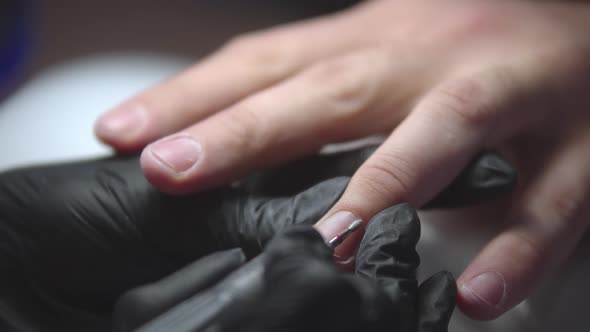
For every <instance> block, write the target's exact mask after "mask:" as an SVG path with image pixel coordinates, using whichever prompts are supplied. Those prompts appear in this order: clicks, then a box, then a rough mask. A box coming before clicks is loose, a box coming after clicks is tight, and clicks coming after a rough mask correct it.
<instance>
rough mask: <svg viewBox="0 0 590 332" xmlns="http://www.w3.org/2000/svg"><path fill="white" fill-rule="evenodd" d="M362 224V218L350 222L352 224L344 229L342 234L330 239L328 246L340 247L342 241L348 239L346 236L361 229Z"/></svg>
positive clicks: (332, 247)
mask: <svg viewBox="0 0 590 332" xmlns="http://www.w3.org/2000/svg"><path fill="white" fill-rule="evenodd" d="M362 225H363V221H362V220H360V219H357V220H355V221H353V222H352V224H350V226H348V228H347V229H345V230H343V231H342V232H341V233H340V234H338V235H336V236H335V237H333V238H332V239H331V240H330V241H328V243H327V244H328V247H330V249H334V248H336V247H338V246H339V245H340V244H341V243H342V242H344V240H346V238H347V237H348V236H349V235H350V234H352V233H354V232H356V231H357V230H359V229H360V228H361V226H362Z"/></svg>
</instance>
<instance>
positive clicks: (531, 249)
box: [504, 229, 547, 273]
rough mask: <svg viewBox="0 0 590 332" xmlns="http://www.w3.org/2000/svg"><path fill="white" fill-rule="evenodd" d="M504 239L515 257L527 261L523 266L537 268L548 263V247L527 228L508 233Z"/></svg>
mask: <svg viewBox="0 0 590 332" xmlns="http://www.w3.org/2000/svg"><path fill="white" fill-rule="evenodd" d="M504 240H505V242H506V243H504V246H505V247H506V248H507V249H508V250H509V252H511V253H512V254H513V258H514V259H518V260H521V261H525V262H527V264H526V266H524V265H523V266H522V268H527V269H535V268H539V267H540V266H542V265H543V264H544V263H546V261H547V252H546V251H547V249H544V248H545V247H544V246H543V245H541V243H540V242H539V241H538V240H536V239H535V238H534V237H532V236H531V235H530V234H529V233H528V232H527V231H526V230H524V229H518V230H514V231H512V232H510V233H507V236H506V238H505V239H504ZM530 272H533V271H530ZM537 273H538V271H537Z"/></svg>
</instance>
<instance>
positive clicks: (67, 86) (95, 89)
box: [0, 0, 590, 332]
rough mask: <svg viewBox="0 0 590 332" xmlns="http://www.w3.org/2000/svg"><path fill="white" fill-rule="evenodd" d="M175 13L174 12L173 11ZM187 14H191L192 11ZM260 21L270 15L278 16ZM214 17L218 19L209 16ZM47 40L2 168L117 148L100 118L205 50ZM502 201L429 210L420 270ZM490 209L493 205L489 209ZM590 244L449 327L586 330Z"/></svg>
mask: <svg viewBox="0 0 590 332" xmlns="http://www.w3.org/2000/svg"><path fill="white" fill-rule="evenodd" d="M60 1H61V2H67V3H70V5H71V6H73V7H72V8H69V9H68V10H63V8H62V10H61V11H60V10H57V9H54V10H49V12H48V13H46V15H48V16H47V17H45V18H44V19H43V22H45V23H42V24H46V25H47V24H49V25H50V24H54V23H51V22H57V21H59V20H58V18H59V16H60V15H64V13H68V15H71V14H72V11H73V10H75V8H74V7H75V3H77V2H73V1H69V2H68V1H66V0H59V1H57V0H56V2H57V3H59V2H60ZM130 3H133V1H131V2H130ZM150 3H151V2H150ZM52 4H54V2H53V1H52ZM78 6H80V5H78ZM57 7H59V6H57ZM152 7H154V6H152ZM54 8H55V7H54ZM80 10H82V9H80ZM154 10H155V7H154ZM166 15H168V16H169V17H170V19H172V17H173V16H174V15H172V14H170V13H168V14H166ZM166 15H163V16H166ZM183 15H184V16H182V17H183V19H184V20H187V19H188V18H187V17H186V13H185V14H183ZM145 16H146V17H149V15H148V14H145ZM168 16H166V17H168ZM208 17H210V16H208ZM76 20H79V18H76ZM148 21H149V20H148ZM253 21H256V22H258V23H257V24H261V23H260V22H267V23H268V22H269V21H271V20H266V21H265V20H264V19H257V20H253ZM113 22H114V21H113ZM206 23H207V24H213V23H212V22H211V19H210V18H209V19H208V21H207V22H206ZM62 24H63V23H62ZM184 24H188V23H187V22H184V23H182V24H181V23H178V22H177V23H176V25H175V27H176V28H178V29H181V28H183V27H184ZM61 29H62V28H59V27H52V28H48V29H47V31H46V32H45V35H44V38H45V39H47V38H49V39H51V38H53V37H55V35H54V36H53V37H52V35H51V31H54V33H58V32H59V31H61ZM172 30H173V29H172ZM229 30H231V29H227V28H226V29H225V30H224V31H222V32H220V33H218V34H217V35H216V37H215V38H218V37H219V36H221V35H224V34H228V33H229V32H228V31H229ZM95 32H96V33H98V32H99V31H95ZM168 32H169V33H172V32H173V31H168ZM68 36H70V37H71V34H70V35H68ZM200 36H202V37H203V35H202V34H201V35H200ZM205 37H206V36H204V37H203V38H205ZM72 38H73V37H72ZM215 38H213V39H215ZM181 39H182V38H181ZM205 39H207V38H205ZM84 40H86V39H84ZM41 44H42V45H45V46H40V48H41V49H42V50H41V51H40V56H39V58H37V60H36V62H35V63H34V64H33V65H32V67H31V70H30V72H29V78H28V79H27V80H26V82H25V83H24V84H23V85H22V86H21V87H19V89H17V90H16V91H14V92H13V93H12V94H11V95H10V96H9V97H8V98H7V99H5V100H2V101H1V102H0V152H1V153H2V158H1V159H0V170H3V169H7V168H12V167H17V166H20V165H28V164H31V163H41V162H49V161H58V160H70V159H79V158H86V157H94V156H97V155H106V154H109V153H110V150H109V149H108V148H106V147H105V146H102V145H101V144H99V143H98V142H97V141H96V139H95V138H94V136H93V134H92V127H93V122H94V119H95V118H96V117H97V116H98V115H99V114H100V113H101V112H103V111H104V110H105V109H107V108H109V107H111V106H113V105H114V104H116V103H118V102H120V101H121V100H123V99H124V98H126V97H128V96H130V95H132V94H133V93H135V92H137V91H140V90H142V89H143V88H145V87H148V86H150V85H152V84H155V83H156V82H158V81H160V80H162V79H164V78H166V77H169V76H170V75H172V74H173V73H175V72H177V71H179V70H181V69H182V68H184V67H186V66H187V65H189V64H190V63H191V62H193V61H194V59H195V58H196V56H197V55H198V53H199V51H198V50H192V51H187V49H188V47H187V49H185V50H184V51H183V50H182V47H178V48H176V49H175V51H174V52H164V51H162V52H158V51H157V50H155V49H144V48H141V47H139V48H136V49H133V48H127V49H108V50H106V51H104V52H102V51H100V50H98V49H95V48H92V47H90V48H87V49H86V51H88V49H91V50H92V52H86V51H81V49H83V48H84V47H80V46H75V45H74V46H71V45H70V46H71V49H68V48H67V47H65V46H64V45H62V47H61V49H60V50H52V49H47V47H48V46H47V45H49V44H50V43H48V42H43V43H41ZM73 44H75V43H73ZM115 44H116V43H115ZM68 45H69V44H68ZM164 45H165V43H164ZM207 45H215V42H213V41H211V40H209V42H208V44H207ZM160 46H161V45H160ZM185 47H186V45H185ZM43 48H44V49H43ZM49 48H50V47H49ZM196 49H198V47H197V48H196ZM185 51H186V52H185ZM193 51H194V53H191V52H193ZM58 60H59V61H58ZM499 204H501V202H497V203H494V204H490V205H489V206H483V207H478V208H474V209H466V210H455V211H429V212H422V213H421V217H422V220H423V232H422V233H423V235H422V239H421V242H420V244H419V248H418V249H419V253H420V255H421V257H422V264H421V267H420V278H421V279H424V278H425V277H426V276H427V275H430V274H432V273H434V272H436V271H438V270H441V269H446V270H449V271H451V272H452V273H453V274H454V275H455V276H458V275H459V274H460V272H461V271H462V269H463V268H464V267H465V266H466V265H467V263H468V262H469V260H470V259H471V258H473V257H474V256H475V255H476V254H477V252H478V250H479V249H481V247H482V246H483V245H484V244H485V243H486V241H487V240H489V239H490V238H491V236H492V235H493V234H494V233H495V232H497V230H498V228H499V227H501V225H500V224H501V220H502V215H501V214H500V213H499V212H498V211H502V208H501V207H500V206H499ZM482 209H483V210H485V211H484V212H485V213H481V212H482V211H481V210H482ZM482 216H484V219H485V220H484V219H482ZM589 254H590V241H584V242H583V243H582V245H580V247H579V248H578V250H577V252H576V253H575V254H574V256H573V257H571V258H570V260H569V261H568V262H567V263H566V264H564V266H562V267H561V268H560V269H559V271H558V272H557V273H556V274H555V275H553V276H550V277H548V278H547V279H546V280H545V282H544V283H543V285H541V287H540V288H539V289H538V290H537V292H535V293H534V294H533V296H531V297H530V298H529V299H528V300H527V301H525V302H524V303H522V304H521V305H519V306H518V307H517V308H515V309H513V310H512V311H510V312H509V313H507V314H506V315H504V316H503V317H501V318H500V319H497V320H495V321H492V322H474V321H471V320H469V319H467V318H466V317H465V316H463V315H462V314H461V313H460V312H459V311H456V313H455V315H454V317H453V320H452V322H451V328H450V331H453V332H464V331H465V332H467V331H469V332H471V331H483V332H487V331H490V332H495V331H502V332H522V331H540V332H545V331H547V332H549V331H551V332H553V331H556V330H558V329H562V330H564V331H568V332H576V331H580V332H581V331H587V330H588V328H587V327H585V325H586V324H587V323H586V322H587V318H586V317H585V315H584V314H585V313H586V312H587V311H588V309H587V306H586V305H585V303H586V300H587V299H589V298H590V287H588V285H587V280H590V278H589V277H590V262H588V260H587V259H586V257H589Z"/></svg>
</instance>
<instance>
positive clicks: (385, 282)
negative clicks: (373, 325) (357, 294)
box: [355, 204, 420, 331]
mask: <svg viewBox="0 0 590 332" xmlns="http://www.w3.org/2000/svg"><path fill="white" fill-rule="evenodd" d="M419 238H420V220H419V219H418V214H417V213H416V210H414V209H413V208H412V207H411V206H409V205H408V204H399V205H395V206H393V207H390V208H388V209H385V210H383V211H382V212H380V213H379V214H377V215H376V216H375V217H374V218H373V219H371V221H370V222H369V223H368V225H367V227H366V229H365V234H364V236H363V238H362V240H361V244H360V246H359V249H358V253H357V255H356V267H355V273H356V275H358V276H361V277H364V278H367V279H369V280H374V281H375V282H377V283H379V284H380V285H381V286H382V287H383V289H384V290H385V292H386V294H387V295H388V296H389V298H390V299H391V302H392V304H393V305H392V306H391V307H392V308H393V309H394V312H392V313H391V316H392V317H393V318H392V321H394V322H395V323H396V324H397V325H396V326H392V327H391V330H392V331H413V329H414V324H415V321H416V320H415V318H416V317H417V313H416V299H417V295H418V283H417V281H416V269H417V267H418V265H419V264H420V257H419V256H418V253H417V252H416V244H417V243H418V239H419Z"/></svg>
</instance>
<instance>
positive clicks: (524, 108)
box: [96, 0, 590, 319]
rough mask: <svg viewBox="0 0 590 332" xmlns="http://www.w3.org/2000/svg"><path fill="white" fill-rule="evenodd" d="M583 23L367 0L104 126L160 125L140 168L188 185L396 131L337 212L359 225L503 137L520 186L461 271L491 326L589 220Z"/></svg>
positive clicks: (475, 1)
mask: <svg viewBox="0 0 590 332" xmlns="http://www.w3.org/2000/svg"><path fill="white" fill-rule="evenodd" d="M589 22H590V5H588V4H581V3H569V2H560V3H556V2H539V1H516V0H514V1H488V0H446V1H439V0H418V1H411V2H408V1H401V0H389V1H387V0H381V1H370V2H367V3H364V4H362V5H360V6H358V7H356V8H353V9H352V10H348V11H344V12H341V13H337V14H334V15H332V16H327V17H323V18H319V19H313V20H311V21H308V22H304V23H295V24H291V25H287V26H283V27H278V28H273V29H270V30H267V31H263V32H259V33H253V34H248V35H246V36H244V37H240V38H237V39H235V40H234V41H232V42H230V43H229V44H228V45H227V46H226V47H224V48H222V49H221V50H220V51H219V52H217V53H216V54H214V55H212V56H211V57H209V58H207V59H205V60H204V61H203V62H201V63H199V64H197V65H196V66H194V67H193V68H191V69H189V70H187V71H186V72H184V73H182V74H180V75H179V76H178V77H176V78H173V79H171V80H169V81H167V82H164V83H162V84H161V85H158V86H156V87H154V88H152V89H150V90H148V91H145V92H143V93H140V94H139V95H138V96H136V97H133V98H131V99H130V100H129V101H127V102H125V103H123V104H122V106H121V107H120V108H118V109H116V110H114V111H112V112H111V113H109V115H107V116H105V117H103V118H102V119H101V120H100V121H99V122H98V124H97V127H96V131H97V134H98V136H99V137H100V138H101V139H103V140H104V141H105V142H107V143H108V144H110V145H112V146H114V147H115V148H117V149H119V150H123V151H129V150H137V149H140V148H142V147H143V146H145V145H146V144H148V143H150V142H151V141H153V140H155V139H157V138H160V137H163V136H166V137H165V138H163V139H162V140H160V141H157V142H155V143H152V144H150V145H149V146H148V147H147V148H146V149H145V150H144V153H143V157H142V165H143V168H144V171H145V174H146V176H147V177H148V178H149V179H150V181H151V182H152V183H154V184H155V185H156V186H158V187H159V188H161V189H163V190H166V191H169V192H176V193H178V192H189V191H195V190H202V189H203V188H207V187H210V186H214V185H217V184H220V183H224V182H227V181H228V180H230V179H234V178H236V177H239V176H240V175H242V174H245V173H248V172H250V171H252V170H253V169H255V168H258V167H266V166H268V165H272V164H277V163H280V162H283V161H285V160H288V159H292V158H295V157H298V156H301V155H304V154H308V153H310V152H312V151H315V150H316V149H318V148H319V147H320V146H322V145H323V144H325V143H329V142H335V141H343V140H348V139H352V138H357V137H361V136H365V135H369V134H374V133H382V132H387V131H392V130H393V129H395V130H393V132H392V133H391V135H390V136H389V138H388V139H387V140H386V142H385V143H384V144H383V145H382V146H381V147H380V148H379V149H378V150H377V152H376V153H375V154H374V155H373V156H372V157H371V158H370V159H369V160H368V161H367V162H366V163H365V164H364V165H363V166H362V167H361V169H359V171H358V172H357V173H356V174H355V176H354V177H353V179H352V180H351V182H350V184H349V186H348V189H347V190H346V193H345V194H344V196H343V197H342V198H341V200H340V201H339V202H338V203H337V204H336V206H335V207H334V208H333V209H332V210H331V211H330V212H329V213H328V216H331V215H334V214H335V213H337V212H341V211H348V212H350V213H351V215H349V216H350V217H351V218H354V217H360V218H362V219H363V220H369V219H370V218H371V217H372V216H373V215H375V214H376V213H377V212H378V211H381V210H382V209H384V208H385V207H387V206H390V205H392V204H394V203H397V202H401V201H407V202H410V203H411V204H412V205H414V206H420V205H422V204H423V203H424V202H426V201H428V200H429V199H431V198H432V197H433V196H434V195H435V194H436V193H437V192H438V191H440V190H441V188H443V187H444V186H445V185H446V184H448V183H449V181H450V180H451V179H452V178H453V177H454V176H455V175H456V174H457V173H458V172H459V170H460V169H461V168H462V167H463V166H464V165H465V163H466V162H467V161H468V160H469V159H470V158H471V157H472V156H473V155H474V153H476V152H477V151H480V150H482V149H483V148H497V149H499V150H500V151H502V153H503V154H505V156H506V157H507V158H508V159H509V161H510V162H511V163H512V164H513V165H515V167H516V168H517V170H518V173H519V174H520V175H521V177H520V180H521V181H520V183H521V187H520V189H519V192H518V194H517V195H515V197H514V200H513V204H512V208H511V211H510V213H509V216H508V217H507V218H508V221H509V223H508V224H507V226H506V229H505V230H504V231H503V232H501V233H500V234H498V235H497V236H496V238H495V239H493V240H492V241H491V242H490V243H489V244H488V245H487V246H486V247H485V248H484V249H483V251H482V252H481V253H480V255H479V256H478V257H477V258H476V259H475V260H474V261H473V262H472V263H471V264H470V265H469V266H468V267H467V269H466V270H465V271H464V273H463V275H462V276H461V277H460V278H459V285H460V287H459V305H460V307H461V308H462V310H463V311H464V312H466V313H467V314H468V315H470V316H471V317H474V318H478V319H491V318H494V317H497V316H499V315H500V314H502V313H503V312H504V311H506V310H508V309H510V308H511V307H513V306H514V305H516V304H517V303H519V302H520V301H521V300H523V299H524V298H525V297H526V296H527V295H528V294H529V293H530V292H531V291H532V289H533V288H534V286H535V284H536V283H537V282H538V281H539V279H540V278H542V276H543V275H544V274H545V273H546V272H547V271H548V270H550V269H552V268H554V267H555V266H556V265H558V264H559V263H560V262H562V261H563V260H564V259H565V257H567V256H568V254H569V253H570V252H571V251H572V250H573V248H574V247H575V245H576V243H577V242H578V240H579V239H580V237H581V236H582V234H583V233H584V231H585V230H586V228H587V225H588V220H589V218H588V217H589V211H588V209H589V206H590V204H588V203H589V197H590V196H589V189H590V186H589V185H588V183H590V181H589V180H590V179H589V178H590V172H589V171H588V169H590V167H589V166H590V157H588V155H589V154H588V153H587V152H588V145H589V144H590V134H588V133H590V131H589V130H588V129H590V128H589V121H588V115H589V113H588V106H589V105H590V99H589V98H588V94H587V89H588V87H589V86H590V84H589V76H588V68H589V67H590V60H589V59H590V56H589V55H590V35H589V34H588V29H589V28H590V23H589ZM167 135H170V136H167ZM286 151H288V153H287V152H286ZM174 169H176V171H175V170H174ZM352 215H355V216H352ZM355 240H356V243H355ZM357 243H358V237H357V238H356V239H354V238H353V239H351V240H350V241H349V242H348V243H345V244H344V245H343V246H342V247H341V248H339V250H338V255H340V256H342V257H346V256H350V255H351V253H352V251H353V248H354V247H356V244H357Z"/></svg>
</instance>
